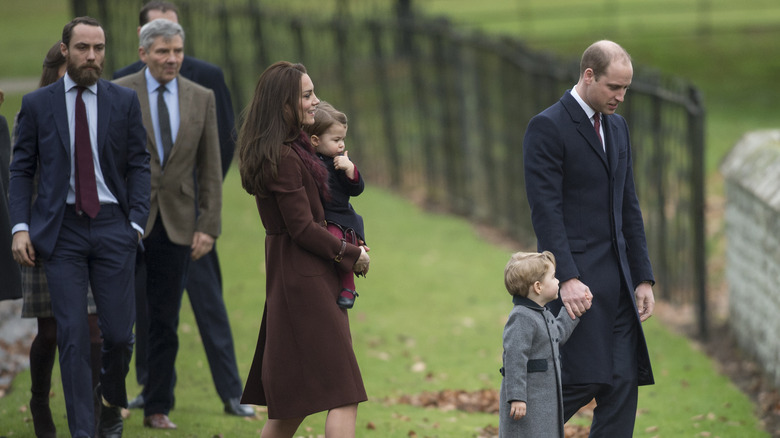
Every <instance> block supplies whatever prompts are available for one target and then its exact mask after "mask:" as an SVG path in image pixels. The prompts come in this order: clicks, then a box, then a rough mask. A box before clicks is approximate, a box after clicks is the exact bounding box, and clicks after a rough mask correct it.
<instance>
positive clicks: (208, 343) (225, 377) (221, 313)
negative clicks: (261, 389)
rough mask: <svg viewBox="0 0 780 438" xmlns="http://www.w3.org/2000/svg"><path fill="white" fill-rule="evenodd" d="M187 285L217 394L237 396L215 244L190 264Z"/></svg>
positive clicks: (237, 380)
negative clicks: (210, 249)
mask: <svg viewBox="0 0 780 438" xmlns="http://www.w3.org/2000/svg"><path fill="white" fill-rule="evenodd" d="M186 284H187V294H188V295H189V298H190V304H191V305H192V312H193V313H194V314H195V321H196V322H197V324H198V331H199V332H200V337H201V339H202V340H203V348H204V349H205V350H206V358H207V360H208V362H209V368H210V369H211V377H212V379H214V386H215V387H216V389H217V393H218V394H219V397H220V398H221V399H222V401H223V402H226V401H227V400H229V399H232V398H239V397H241V393H242V392H243V390H244V388H243V382H242V381H241V378H240V377H239V376H238V363H237V361H236V351H235V347H234V346H233V334H232V333H231V331H230V321H229V320H228V314H227V309H226V308H225V301H224V300H223V299H222V274H221V272H220V270H219V259H218V258H217V250H216V247H215V248H214V250H212V251H210V252H209V253H208V254H206V255H204V256H203V257H201V258H200V259H198V260H197V261H195V262H191V263H190V269H189V272H188V274H187V283H186Z"/></svg>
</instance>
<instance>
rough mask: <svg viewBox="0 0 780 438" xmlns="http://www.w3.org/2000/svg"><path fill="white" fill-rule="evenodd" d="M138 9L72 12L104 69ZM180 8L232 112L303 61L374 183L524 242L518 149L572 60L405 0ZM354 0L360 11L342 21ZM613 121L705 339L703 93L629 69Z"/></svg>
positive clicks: (193, 49) (572, 71)
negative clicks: (269, 78)
mask: <svg viewBox="0 0 780 438" xmlns="http://www.w3.org/2000/svg"><path fill="white" fill-rule="evenodd" d="M142 3H143V2H141V1H127V2H125V1H123V2H108V1H106V0H74V8H81V9H76V10H77V11H80V12H82V13H88V14H90V15H93V16H95V17H97V18H98V19H99V20H101V22H102V23H104V27H105V29H106V31H107V34H108V46H109V49H108V52H107V60H106V70H107V71H113V70H115V69H117V68H119V67H122V66H124V65H126V64H129V63H131V62H133V61H135V60H136V59H137V36H136V27H137V25H138V23H137V16H138V10H139V9H140V6H141V4H142ZM176 3H177V4H178V6H179V8H180V20H181V23H182V25H183V26H184V28H185V31H186V32H187V41H186V45H185V46H186V52H187V53H188V54H190V55H193V56H197V57H199V58H202V59H205V60H207V61H211V62H213V63H215V64H218V65H220V66H222V68H223V69H224V71H225V75H226V80H227V81H228V85H229V86H230V88H231V91H232V93H233V99H234V102H235V104H236V109H237V111H240V110H241V109H242V108H243V107H244V105H245V104H247V103H248V101H249V99H250V98H251V95H252V92H253V89H254V86H255V84H256V81H257V78H258V77H259V75H260V73H261V72H262V71H263V70H264V69H265V68H266V67H267V66H268V65H270V64H271V63H273V62H275V61H277V60H289V61H293V62H302V63H303V64H305V65H306V66H307V68H308V70H309V73H310V75H311V76H312V78H313V80H314V83H315V86H316V92H317V95H318V97H320V98H321V99H324V100H327V101H330V102H331V103H333V104H334V105H335V106H336V107H337V108H340V109H342V110H344V111H345V112H346V113H347V115H348V116H349V118H350V138H351V140H350V144H351V145H352V148H351V149H350V156H351V157H353V158H354V159H355V160H356V161H357V162H358V163H360V166H361V169H364V173H365V174H366V175H369V182H370V183H371V184H377V185H382V186H385V187H389V188H392V189H394V190H397V191H399V192H401V193H404V194H406V195H409V196H412V197H414V199H416V200H419V201H423V202H425V203H426V204H428V205H434V206H436V207H438V208H443V209H446V210H448V211H451V212H454V213H456V214H459V215H463V216H465V217H468V218H469V219H471V220H473V221H477V222H480V223H484V224H487V225H489V226H492V227H495V228H498V229H500V230H502V231H504V232H505V233H506V234H507V235H509V236H511V237H512V238H514V239H517V240H519V241H520V242H524V243H525V244H527V245H528V247H530V248H532V247H533V242H534V233H533V229H532V227H531V222H530V212H529V207H528V203H527V201H526V198H525V189H524V181H523V163H522V138H523V134H524V131H525V128H526V124H527V122H528V120H529V119H530V118H531V117H532V116H533V115H534V114H536V113H538V112H539V111H541V110H542V109H544V108H546V107H547V106H549V105H551V104H552V103H553V102H555V101H556V100H557V99H559V98H560V96H561V95H562V94H563V92H564V91H565V90H566V89H568V88H571V87H572V86H573V85H574V84H575V83H576V81H577V76H578V65H577V63H578V60H576V59H568V60H562V59H558V58H555V57H554V56H552V55H550V54H545V53H537V52H534V51H531V50H529V49H527V48H526V47H524V46H523V44H522V43H521V42H520V41H517V40H513V39H509V38H503V39H502V38H499V37H495V36H493V37H489V36H485V35H480V34H477V33H464V32H460V31H458V29H455V28H454V27H453V26H450V25H449V24H448V23H447V22H446V21H445V20H437V19H427V18H421V17H415V18H414V19H413V18H412V16H411V14H410V13H409V10H406V9H404V8H403V7H401V8H400V9H399V5H402V6H403V5H405V4H408V2H407V1H403V0H401V1H398V0H384V1H380V0H375V1H368V2H357V3H355V2H345V1H344V0H342V1H339V0H336V1H335V2H330V3H328V2H325V3H326V4H328V5H330V6H331V12H330V13H323V8H318V9H314V8H310V9H301V8H299V9H297V10H293V12H290V11H291V10H290V9H289V8H287V7H281V8H280V7H270V6H266V4H268V3H270V2H262V1H258V0H254V1H251V0H250V1H239V0H232V1H223V2H222V3H218V4H213V3H212V2H206V1H197V0H178V1H177V2H176ZM274 3H275V2H274ZM287 3H292V4H295V2H287ZM302 3H306V2H302ZM350 4H351V5H353V8H355V7H356V6H354V5H355V4H359V5H363V6H362V7H360V8H359V10H349V8H348V5H350ZM345 8H346V9H345ZM313 11H316V13H314V12H313ZM345 11H346V13H345ZM587 43H589V42H586V41H584V42H583V46H585V45H586V44H587ZM621 113H622V114H623V115H624V116H625V117H626V119H627V120H628V122H629V124H630V129H631V135H632V146H633V150H634V157H635V158H634V159H635V177H636V186H637V188H638V191H639V197H640V201H641V203H642V206H643V212H644V215H645V223H646V229H647V234H648V240H649V246H650V250H651V259H652V261H653V265H654V268H655V271H656V275H657V283H658V284H657V287H656V293H657V295H658V298H660V299H664V300H667V301H671V302H673V303H689V304H695V305H697V306H698V312H699V316H700V318H699V319H700V321H699V322H700V324H699V328H700V334H701V335H706V320H705V318H704V316H705V315H706V295H705V275H706V269H705V236H704V162H703V159H704V109H703V106H702V103H701V100H700V98H699V94H698V92H697V90H696V89H695V88H694V87H693V86H691V85H689V84H686V83H684V82H681V81H678V80H676V79H675V78H668V77H661V76H657V75H654V74H650V73H645V72H643V71H642V69H641V67H640V66H636V65H635V77H634V82H633V84H632V86H631V90H630V91H629V94H628V97H627V98H626V102H625V103H624V104H623V105H622V106H621Z"/></svg>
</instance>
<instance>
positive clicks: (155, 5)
mask: <svg viewBox="0 0 780 438" xmlns="http://www.w3.org/2000/svg"><path fill="white" fill-rule="evenodd" d="M149 11H160V12H168V11H173V12H174V13H175V14H176V16H177V17H178V16H179V8H177V7H176V5H174V4H173V3H171V2H160V1H151V2H149V3H147V4H145V5H144V6H143V7H142V8H141V13H140V14H138V25H139V26H143V25H144V24H146V23H148V22H149Z"/></svg>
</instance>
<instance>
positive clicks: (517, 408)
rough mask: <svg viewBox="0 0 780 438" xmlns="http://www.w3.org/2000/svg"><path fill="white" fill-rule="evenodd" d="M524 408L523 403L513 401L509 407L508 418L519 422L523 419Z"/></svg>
mask: <svg viewBox="0 0 780 438" xmlns="http://www.w3.org/2000/svg"><path fill="white" fill-rule="evenodd" d="M525 407H526V406H525V402H524V401H513V402H512V405H511V406H510V407H509V418H511V419H513V420H519V419H521V418H523V417H525Z"/></svg>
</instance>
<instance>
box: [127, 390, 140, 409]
mask: <svg viewBox="0 0 780 438" xmlns="http://www.w3.org/2000/svg"><path fill="white" fill-rule="evenodd" d="M143 408H144V394H143V393H141V394H138V397H136V398H134V399H132V400H130V401H129V402H127V409H143Z"/></svg>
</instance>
